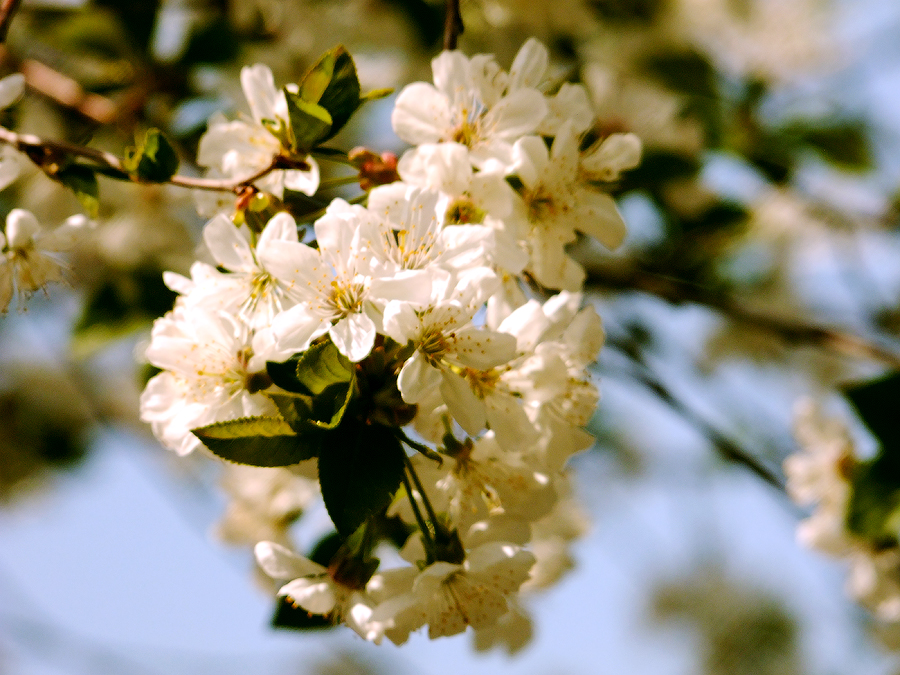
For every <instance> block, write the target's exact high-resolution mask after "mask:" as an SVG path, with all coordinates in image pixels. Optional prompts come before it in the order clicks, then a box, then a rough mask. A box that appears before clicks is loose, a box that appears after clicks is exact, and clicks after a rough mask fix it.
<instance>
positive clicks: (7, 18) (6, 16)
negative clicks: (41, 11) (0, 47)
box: [0, 0, 22, 43]
mask: <svg viewBox="0 0 900 675" xmlns="http://www.w3.org/2000/svg"><path fill="white" fill-rule="evenodd" d="M21 1H22V0H2V2H0V43H3V42H6V36H7V35H8V34H9V25H10V24H11V23H12V20H13V16H15V14H16V11H17V10H18V9H19V4H20V3H21Z"/></svg>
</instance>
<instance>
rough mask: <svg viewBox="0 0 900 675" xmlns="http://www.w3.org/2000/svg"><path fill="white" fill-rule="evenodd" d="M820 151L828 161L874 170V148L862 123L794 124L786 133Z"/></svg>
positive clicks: (858, 168) (859, 169)
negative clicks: (870, 144)
mask: <svg viewBox="0 0 900 675" xmlns="http://www.w3.org/2000/svg"><path fill="white" fill-rule="evenodd" d="M784 133H785V134H786V135H791V136H795V137H796V138H797V139H798V140H799V141H800V142H801V143H803V144H805V145H807V146H810V147H812V148H814V149H815V150H817V151H818V152H820V153H821V154H822V156H823V157H824V158H825V159H827V160H828V161H830V162H832V163H834V164H837V165H839V166H842V167H844V168H846V169H853V170H857V171H861V170H865V169H870V168H872V149H871V147H870V146H869V139H868V137H867V135H866V127H865V125H864V124H863V123H862V122H854V121H848V122H836V123H833V124H827V123H826V124H815V123H803V124H800V123H798V124H793V125H790V126H789V127H787V128H786V129H785V130H784Z"/></svg>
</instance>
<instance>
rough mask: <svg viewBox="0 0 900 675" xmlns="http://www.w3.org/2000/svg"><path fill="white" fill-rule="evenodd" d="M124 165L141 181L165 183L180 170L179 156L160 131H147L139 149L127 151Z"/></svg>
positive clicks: (139, 144) (132, 148) (134, 148)
mask: <svg viewBox="0 0 900 675" xmlns="http://www.w3.org/2000/svg"><path fill="white" fill-rule="evenodd" d="M122 164H123V165H124V166H125V168H126V169H127V170H128V172H129V173H130V174H131V175H132V176H133V177H134V178H136V179H138V180H140V181H145V182H148V183H164V182H166V181H167V180H169V179H170V178H171V177H172V176H174V175H175V172H176V171H177V170H178V154H177V153H176V152H175V148H173V147H172V144H171V143H169V141H168V139H167V138H166V137H165V136H164V135H163V133H162V132H161V131H160V130H159V129H147V133H146V134H144V138H143V140H142V141H140V142H139V143H138V145H137V147H131V148H128V149H127V150H126V151H125V160H124V161H123V162H122Z"/></svg>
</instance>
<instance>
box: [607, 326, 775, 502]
mask: <svg viewBox="0 0 900 675" xmlns="http://www.w3.org/2000/svg"><path fill="white" fill-rule="evenodd" d="M607 346H608V347H612V348H614V349H617V350H618V351H619V352H621V353H622V354H623V355H624V356H625V357H627V358H628V360H629V361H630V362H631V364H632V366H633V368H632V369H630V370H629V371H628V372H627V375H628V376H629V377H633V378H634V379H635V380H637V381H638V382H640V383H641V384H642V385H643V386H644V387H646V388H647V389H649V390H650V391H651V392H653V393H654V394H655V395H656V396H658V397H659V399H660V400H661V401H663V402H664V403H665V404H666V405H668V406H669V407H670V408H671V409H672V410H673V411H675V412H676V413H677V414H678V415H680V416H681V417H682V418H683V419H684V420H685V421H687V422H689V423H690V424H693V425H694V426H695V427H697V429H699V430H700V431H701V433H703V435H705V436H706V437H707V439H709V442H710V443H711V444H712V446H713V447H714V448H715V449H716V451H718V453H719V454H720V455H721V456H722V458H723V459H726V460H728V461H730V462H734V463H736V464H740V465H741V466H744V467H746V468H747V469H749V470H750V471H752V472H753V473H754V474H756V475H757V476H758V477H759V478H762V479H763V480H764V481H765V482H766V483H768V484H769V485H771V486H772V487H774V488H775V489H777V490H779V491H780V492H784V491H785V487H784V483H783V481H782V480H781V478H779V477H778V475H777V474H776V473H775V472H774V471H773V470H772V469H770V468H769V467H767V466H766V465H765V464H764V463H763V462H762V461H760V460H759V459H758V458H757V457H756V456H755V455H753V454H752V453H750V452H747V451H746V450H744V449H743V448H742V447H741V446H739V445H738V444H737V443H735V442H734V441H733V440H731V439H730V438H729V437H728V436H726V435H725V434H724V433H722V432H721V431H719V430H718V429H717V428H716V427H714V426H713V425H712V424H710V423H709V422H707V421H706V420H705V419H703V418H702V417H701V416H700V415H699V414H698V413H696V412H695V411H694V410H692V409H691V408H689V407H688V406H687V405H685V403H684V402H682V401H681V399H679V398H678V397H677V396H675V395H674V394H673V393H672V391H671V390H670V389H669V388H668V387H667V386H666V385H665V384H664V383H663V382H662V381H661V380H660V379H659V378H658V377H656V376H655V375H654V374H653V372H652V371H651V369H650V367H649V366H648V365H647V363H646V361H645V360H644V358H643V356H642V355H641V354H640V352H639V351H638V350H637V349H636V348H635V346H634V345H633V344H628V343H624V342H621V341H617V340H615V339H610V340H608V342H607Z"/></svg>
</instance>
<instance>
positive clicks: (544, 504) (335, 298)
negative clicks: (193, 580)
mask: <svg viewBox="0 0 900 675" xmlns="http://www.w3.org/2000/svg"><path fill="white" fill-rule="evenodd" d="M432 65H433V71H434V84H433V85H432V84H427V83H416V84H412V85H410V86H408V87H406V88H405V89H403V91H401V92H400V94H399V96H398V98H397V100H396V106H395V108H394V111H393V115H392V122H393V126H394V130H395V132H396V133H397V135H398V136H400V138H402V139H404V140H405V141H407V142H409V143H411V144H413V146H414V147H412V148H411V149H410V150H408V151H407V152H406V153H405V154H404V155H403V156H402V157H401V158H400V160H399V163H398V164H397V175H398V176H399V180H396V181H394V182H392V183H389V184H385V185H379V186H377V187H374V188H372V189H371V190H369V192H368V194H367V198H366V199H365V200H364V204H363V203H362V200H359V203H349V202H347V201H344V200H342V199H334V200H333V201H332V202H331V203H330V204H329V205H328V207H327V209H325V211H324V214H323V215H321V217H319V218H318V219H316V220H315V222H314V224H313V225H312V227H311V228H310V227H308V226H304V225H303V224H302V223H301V225H300V226H299V227H298V223H297V221H295V218H294V217H292V216H291V215H290V214H289V213H287V212H285V211H281V212H278V213H276V214H274V215H271V217H268V218H267V220H266V222H265V223H264V226H262V225H261V226H260V227H258V228H254V227H253V226H252V223H250V224H248V222H247V221H246V220H243V221H241V220H240V219H235V218H234V214H233V212H232V211H233V208H234V204H233V203H232V204H224V203H223V204H220V205H219V206H218V208H219V209H220V210H219V212H218V213H217V214H216V215H215V216H214V217H213V218H212V219H211V220H210V221H209V222H208V224H207V225H206V227H205V230H204V233H203V239H204V242H205V244H206V248H207V249H208V252H209V254H210V256H211V257H212V259H213V261H214V264H207V263H204V262H199V261H198V262H196V263H194V265H193V266H192V268H191V270H190V276H189V277H185V276H181V275H178V274H174V273H167V274H166V276H165V281H166V283H167V285H168V286H169V287H170V288H172V289H173V290H175V291H176V292H178V293H179V297H178V300H177V302H176V305H175V308H174V309H173V310H172V311H171V312H170V313H168V314H167V315H166V316H164V317H163V318H161V319H158V320H157V321H156V323H155V325H154V327H153V331H152V338H151V342H150V345H149V347H148V349H147V352H146V356H147V359H148V361H149V362H150V363H151V364H152V365H154V366H156V367H158V368H160V369H161V370H162V372H161V373H159V374H158V375H156V376H155V377H153V378H152V379H151V380H150V382H149V383H148V385H147V387H146V390H145V392H144V394H143V396H142V399H141V416H142V419H144V420H145V421H147V422H149V423H150V424H151V425H152V428H153V431H154V433H155V434H156V435H157V437H158V438H159V439H160V440H161V441H162V442H163V443H164V444H165V445H166V446H167V447H169V448H171V449H172V450H175V451H176V452H178V453H180V454H186V453H189V452H192V451H194V450H196V449H197V448H198V447H201V445H206V446H207V447H208V448H209V449H210V450H211V451H212V452H213V453H214V454H216V455H219V456H221V457H224V458H226V459H230V460H232V461H236V462H240V463H244V464H255V465H256V466H257V467H266V468H254V469H249V468H247V469H246V470H244V469H241V470H233V469H232V468H229V474H228V476H227V477H226V489H227V490H228V492H229V493H230V494H231V496H232V498H233V504H232V506H231V507H230V509H229V514H228V516H227V518H226V521H225V523H223V526H222V529H223V531H224V532H225V533H226V535H227V536H228V537H229V539H231V540H234V541H247V540H250V539H253V538H254V536H258V535H259V533H271V534H270V535H268V537H267V539H274V540H275V541H271V540H265V541H261V542H259V543H257V544H256V547H255V551H256V558H257V561H258V563H259V565H260V566H261V568H262V569H263V570H264V571H265V572H266V573H267V574H268V575H269V576H270V577H272V578H273V579H274V580H277V581H278V582H280V583H281V584H282V585H281V586H280V590H279V591H278V593H279V594H280V595H281V596H283V597H285V598H288V599H289V601H290V602H291V603H293V605H295V606H296V607H299V608H301V611H302V612H304V613H309V614H311V615H321V616H324V617H327V619H328V620H330V621H333V622H343V623H345V624H346V625H348V626H350V627H351V628H353V629H354V630H355V631H356V632H357V633H358V634H359V635H361V636H362V637H364V638H365V639H367V640H372V641H374V642H380V641H381V640H382V639H383V637H385V636H387V637H388V638H389V639H390V640H392V641H393V642H395V643H397V644H400V643H403V642H405V641H406V640H407V638H408V636H409V634H410V632H411V631H415V630H417V629H419V628H422V627H423V626H425V625H427V626H428V634H429V636H430V637H433V638H434V637H439V636H443V635H452V634H456V633H460V632H462V631H464V630H465V629H466V628H467V627H468V626H471V627H472V628H473V629H474V630H475V632H476V644H477V645H478V646H480V647H487V646H491V645H495V644H500V645H504V646H505V647H506V648H507V649H510V650H514V649H518V648H519V647H521V646H522V645H523V644H524V643H525V642H526V641H527V636H528V634H529V630H528V625H529V624H528V619H527V615H526V614H525V613H524V610H523V608H522V606H521V605H520V603H519V594H520V591H523V590H537V589H540V588H543V587H545V586H547V585H550V584H552V583H553V582H555V581H556V580H557V579H558V578H559V577H560V576H561V575H562V574H563V573H564V572H565V571H566V570H567V569H568V568H569V567H570V566H571V558H570V556H569V552H568V548H569V545H570V543H571V542H572V540H574V539H575V538H577V537H578V536H579V535H580V534H581V533H582V532H583V530H584V518H583V516H582V514H581V511H580V508H579V506H578V504H577V502H576V501H575V500H574V499H573V498H572V496H571V492H572V490H571V487H570V485H569V478H568V476H567V474H566V468H565V467H566V462H567V460H568V459H569V457H571V456H572V455H573V454H575V453H577V452H579V451H582V450H584V449H586V448H587V447H589V446H590V445H591V443H592V442H593V438H592V437H591V435H590V434H589V433H587V432H586V431H585V430H584V426H585V425H586V424H587V423H588V421H589V420H590V418H591V416H592V414H593V413H594V411H595V408H596V405H597V401H598V392H597V389H596V386H595V384H594V383H593V382H592V379H591V376H590V374H589V370H588V369H589V367H590V366H591V364H592V363H593V362H594V361H595V359H596V357H597V354H598V352H599V350H600V348H601V346H602V344H603V340H604V333H603V328H602V325H601V320H600V318H599V316H598V315H597V313H596V312H595V310H594V309H593V308H592V307H590V306H587V307H582V306H581V301H582V297H581V293H580V291H581V286H582V284H583V280H584V277H585V273H584V270H583V269H582V268H581V267H580V266H579V264H578V263H577V262H576V261H575V260H573V259H572V258H571V257H570V256H569V255H568V253H567V250H566V247H567V245H568V244H570V243H572V242H573V241H575V239H576V237H577V236H578V234H579V233H583V234H586V235H590V236H592V237H594V238H596V239H598V240H599V241H600V242H601V243H603V244H604V245H606V246H607V247H609V248H613V247H615V246H617V245H618V244H619V243H621V241H622V239H623V237H624V235H625V225H624V223H623V221H622V218H621V216H620V215H619V213H618V211H617V210H616V206H615V203H614V201H613V199H612V198H611V197H610V196H609V195H608V194H607V193H606V192H604V187H605V184H607V183H611V182H614V181H616V180H617V179H618V178H619V176H620V174H621V172H622V171H624V170H627V169H630V168H633V167H634V166H636V164H637V163H638V160H639V156H640V143H639V141H638V140H637V138H636V137H634V136H633V135H631V134H614V135H611V136H608V137H605V138H600V139H598V140H597V141H596V142H594V143H592V144H589V147H584V146H585V141H584V138H585V134H586V132H587V131H588V130H589V129H590V128H592V127H593V124H594V116H593V113H592V110H591V106H590V103H589V101H588V97H587V94H586V92H585V90H584V88H583V87H582V86H580V85H575V84H568V83H567V84H563V85H562V86H561V87H557V88H554V87H553V84H552V82H551V81H550V80H549V79H547V71H548V66H549V56H548V52H547V49H546V48H545V47H544V46H543V45H541V44H540V43H539V42H537V41H535V40H530V41H528V42H527V43H526V44H525V45H524V46H523V47H522V49H521V51H520V52H519V54H518V55H517V57H516V58H515V61H514V63H513V64H512V67H511V69H510V71H509V72H506V71H504V70H503V69H501V68H500V66H498V65H497V63H496V62H495V61H494V59H493V58H492V57H490V56H485V55H479V56H475V57H472V58H467V57H465V56H464V55H462V54H461V53H459V52H455V51H453V52H444V53H442V54H441V55H440V56H438V57H437V58H436V59H435V60H434V61H433V64H432ZM242 83H243V85H244V90H245V93H246V94H247V97H248V99H249V103H250V108H251V110H252V111H253V120H252V121H238V122H227V121H225V120H224V119H220V118H217V119H216V120H214V121H213V123H212V124H211V127H210V130H209V131H208V132H207V135H206V136H205V137H204V139H203V140H202V141H201V145H200V148H201V162H202V163H205V164H207V165H208V166H210V167H212V170H213V173H214V174H216V175H229V176H239V175H250V174H252V173H253V172H254V171H256V170H259V169H260V168H261V167H265V166H266V165H268V164H269V163H271V161H272V156H273V155H276V154H278V153H279V152H281V149H280V146H279V140H278V139H279V138H284V137H287V136H289V135H290V134H291V133H295V130H294V129H291V130H290V133H288V134H285V133H284V128H285V127H286V126H288V125H292V124H296V123H297V119H299V117H298V116H297V114H296V113H295V114H294V117H291V115H290V114H288V113H287V112H285V110H286V106H285V104H284V94H283V93H280V92H278V91H277V90H276V89H275V87H274V83H273V80H272V76H271V74H270V73H269V72H268V70H267V69H266V68H265V67H264V66H260V65H257V66H253V67H252V68H245V69H244V71H243V73H242ZM285 91H287V92H288V94H290V92H291V91H292V90H291V89H289V88H288V89H286V90H285ZM326 98H327V95H326V96H323V99H322V100H323V101H324V100H325V99H326ZM329 100H330V99H329ZM303 105H304V106H305V105H306V104H305V103H304V104H303ZM323 105H324V103H323ZM320 117H321V115H320ZM273 129H275V130H276V132H277V133H275V134H274V135H273V131H272V130H273ZM279 130H280V131H279ZM317 181H318V173H317V171H316V169H315V165H314V163H313V162H312V161H311V158H310V162H309V169H307V170H304V171H299V170H298V171H276V172H274V173H270V174H268V176H267V177H266V179H265V180H261V181H259V182H258V183H257V184H256V187H257V188H259V190H261V191H269V192H270V193H272V194H274V195H275V196H277V197H280V196H281V194H282V190H283V188H284V187H290V188H291V189H294V190H297V189H299V190H301V191H303V192H306V193H307V194H314V193H315V192H316V188H317ZM236 220H237V221H238V222H241V223H242V224H241V225H240V226H238V225H236V224H235V222H236ZM301 233H302V235H301ZM317 479H318V481H319V485H320V486H321V488H320V489H321V494H322V497H323V499H324V501H325V505H326V507H327V509H328V512H329V515H330V516H331V518H332V520H333V521H334V523H335V526H336V528H337V530H338V533H339V535H340V542H341V543H340V546H339V547H337V551H336V552H335V553H333V555H331V557H330V559H320V560H317V561H314V560H312V559H309V558H306V557H304V556H302V555H300V554H299V553H298V552H297V551H295V550H293V548H292V545H291V539H290V534H289V527H290V524H291V523H292V522H293V521H294V519H296V518H297V517H298V516H299V515H300V514H301V513H302V511H303V510H304V508H305V507H306V506H307V505H308V504H309V502H310V500H311V499H312V498H313V495H316V494H318V489H317V488H319V485H317V484H316V480H317ZM370 495H371V496H370ZM388 523H390V524H393V525H392V527H391V528H388V527H387V524H388ZM398 524H399V529H398ZM388 530H390V531H391V532H393V534H391V535H390V536H388V534H386V532H388ZM397 532H400V533H401V534H400V535H398V534H397ZM385 541H390V542H392V543H394V544H395V545H396V546H397V548H398V549H399V553H400V554H399V556H396V562H395V563H394V564H393V565H386V564H385V565H382V564H380V562H379V561H378V559H376V558H374V552H375V548H376V546H379V545H381V546H383V544H384V542H385ZM379 550H380V549H379ZM385 567H387V569H385Z"/></svg>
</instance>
